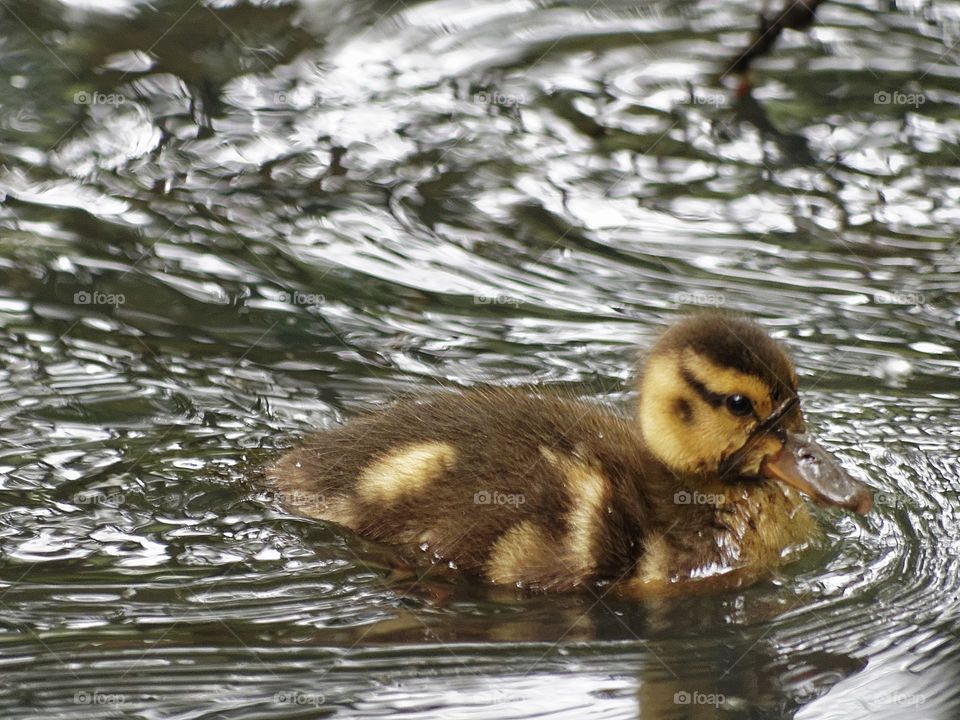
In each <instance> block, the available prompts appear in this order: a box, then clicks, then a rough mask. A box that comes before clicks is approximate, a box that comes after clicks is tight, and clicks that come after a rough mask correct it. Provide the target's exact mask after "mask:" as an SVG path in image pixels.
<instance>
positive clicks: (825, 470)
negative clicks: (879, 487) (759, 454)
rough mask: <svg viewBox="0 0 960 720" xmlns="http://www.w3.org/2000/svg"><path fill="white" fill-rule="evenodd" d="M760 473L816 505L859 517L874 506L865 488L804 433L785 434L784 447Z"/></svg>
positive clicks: (764, 464) (768, 458)
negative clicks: (800, 493)
mask: <svg viewBox="0 0 960 720" xmlns="http://www.w3.org/2000/svg"><path fill="white" fill-rule="evenodd" d="M760 472H761V473H763V474H764V475H766V476H767V477H769V478H772V479H774V480H779V481H780V482H784V483H786V484H787V485H792V486H793V487H795V488H797V489H798V490H799V491H800V492H802V493H804V494H805V495H807V496H809V497H810V499H811V500H813V501H814V502H815V503H816V504H817V505H836V506H839V507H842V508H846V509H847V510H854V511H856V512H858V513H860V514H863V513H866V512H869V511H870V508H871V507H873V496H872V495H871V494H870V491H869V490H868V489H867V487H866V486H865V485H863V484H862V483H859V482H857V481H856V480H854V479H853V478H852V477H850V476H849V475H848V474H847V473H846V471H845V470H844V469H843V468H842V467H840V463H838V462H837V459H836V458H835V457H833V456H832V455H831V454H830V453H828V452H827V451H826V450H824V449H823V448H822V447H821V446H820V445H818V444H817V443H815V442H814V441H813V440H812V439H811V438H810V437H808V436H807V435H805V434H795V433H787V440H786V442H784V444H783V448H782V449H781V450H780V452H779V453H778V454H777V455H772V456H769V457H767V458H766V459H765V460H764V461H763V463H762V464H761V465H760Z"/></svg>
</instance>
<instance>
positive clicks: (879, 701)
mask: <svg viewBox="0 0 960 720" xmlns="http://www.w3.org/2000/svg"><path fill="white" fill-rule="evenodd" d="M926 701H927V697H926V695H919V694H916V693H887V694H886V695H881V696H879V697H877V698H875V699H874V700H873V701H872V702H871V704H876V705H904V706H911V707H920V706H921V705H923V704H924V703H925V702H926Z"/></svg>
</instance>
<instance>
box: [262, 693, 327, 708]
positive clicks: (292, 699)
mask: <svg viewBox="0 0 960 720" xmlns="http://www.w3.org/2000/svg"><path fill="white" fill-rule="evenodd" d="M326 699H327V698H326V696H324V694H323V693H318V692H302V691H300V690H280V691H279V692H276V693H274V695H273V701H274V702H275V703H276V704H277V705H300V706H304V707H305V706H311V707H315V708H316V707H320V706H321V705H323V703H324V702H326Z"/></svg>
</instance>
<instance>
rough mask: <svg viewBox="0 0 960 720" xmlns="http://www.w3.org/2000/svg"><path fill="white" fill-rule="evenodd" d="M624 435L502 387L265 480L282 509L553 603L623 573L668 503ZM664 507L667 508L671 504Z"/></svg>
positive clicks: (574, 408) (343, 439) (392, 418)
mask: <svg viewBox="0 0 960 720" xmlns="http://www.w3.org/2000/svg"><path fill="white" fill-rule="evenodd" d="M649 462H650V459H649V457H648V456H647V455H646V452H645V450H644V448H643V444H642V442H641V441H640V440H639V438H638V436H637V435H636V433H635V431H634V429H633V428H631V427H630V425H629V423H628V422H627V421H626V420H625V419H623V418H621V417H619V416H617V415H615V414H612V413H607V412H604V411H601V410H599V409H598V408H596V407H595V406H591V405H589V404H587V403H584V402H582V401H577V400H574V399H566V398H561V397H555V396H549V395H530V394H528V393H527V392H525V391H523V390H518V389H508V388H500V389H493V390H482V391H481V390H477V391H471V392H467V393H443V394H438V395H435V396H432V397H430V398H427V399H421V400H408V401H404V402H400V403H397V404H396V405H393V406H392V407H390V408H387V409H385V410H382V411H378V412H376V413H371V414H369V415H367V416H365V417H361V418H359V419H357V420H355V421H353V422H351V423H350V424H348V425H346V426H343V427H340V428H337V429H334V430H330V431H327V432H321V433H318V434H316V435H313V436H311V437H310V438H308V439H307V440H306V441H305V442H304V443H303V444H302V445H301V446H300V447H298V448H296V449H294V450H292V451H291V452H289V453H288V454H287V455H285V456H284V457H283V458H282V459H281V460H280V461H279V462H278V463H277V464H276V465H275V466H274V467H273V468H272V470H271V471H270V472H269V477H270V479H271V481H272V483H273V485H274V486H275V487H276V489H277V490H278V491H279V492H280V495H281V499H282V501H283V502H284V504H285V505H287V506H288V507H290V508H291V509H292V510H294V511H296V512H299V513H301V514H304V515H307V516H310V517H315V518H320V519H325V520H330V521H333V522H336V523H339V524H342V525H345V526H347V527H348V528H351V529H353V530H355V531H356V532H358V533H360V534H362V535H364V536H366V537H369V538H372V539H375V540H380V541H384V542H389V543H394V544H398V545H405V546H408V547H409V548H410V549H411V550H414V551H419V552H424V553H427V554H428V555H429V556H430V557H432V558H433V559H434V561H439V562H443V563H446V564H449V565H451V566H454V567H458V568H460V569H463V570H466V571H470V572H474V573H477V574H479V575H481V576H483V577H485V578H486V579H488V580H490V581H493V582H496V583H507V584H516V585H522V586H525V587H530V588H533V589H554V590H561V589H566V588H572V587H576V586H580V585H585V584H592V583H596V582H599V581H604V580H617V579H619V578H621V577H622V576H624V574H626V573H628V572H630V571H631V569H632V568H633V567H634V565H635V564H636V561H637V558H638V557H639V555H640V553H641V552H642V549H643V548H642V546H643V541H644V536H645V535H647V534H649V533H650V532H651V530H652V528H651V523H652V522H653V517H654V516H655V515H657V512H656V508H655V507H653V503H655V502H656V499H657V498H659V497H664V496H665V493H668V492H670V489H669V488H652V487H651V484H652V483H658V482H660V483H662V482H664V480H663V478H660V477H659V473H657V472H652V471H651V469H650V465H649ZM671 496H672V495H671Z"/></svg>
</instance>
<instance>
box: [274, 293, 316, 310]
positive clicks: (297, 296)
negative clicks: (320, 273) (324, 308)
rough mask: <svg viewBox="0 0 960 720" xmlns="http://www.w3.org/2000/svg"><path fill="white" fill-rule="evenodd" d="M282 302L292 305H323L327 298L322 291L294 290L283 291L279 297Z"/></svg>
mask: <svg viewBox="0 0 960 720" xmlns="http://www.w3.org/2000/svg"><path fill="white" fill-rule="evenodd" d="M277 299H278V300H279V301H280V302H282V303H289V304H291V305H306V306H317V305H323V304H324V303H325V302H326V301H327V298H326V297H324V296H323V295H321V294H320V293H305V292H300V291H299V290H294V291H292V292H282V293H280V297H278V298H277Z"/></svg>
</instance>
